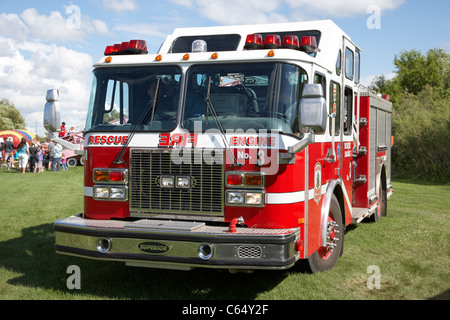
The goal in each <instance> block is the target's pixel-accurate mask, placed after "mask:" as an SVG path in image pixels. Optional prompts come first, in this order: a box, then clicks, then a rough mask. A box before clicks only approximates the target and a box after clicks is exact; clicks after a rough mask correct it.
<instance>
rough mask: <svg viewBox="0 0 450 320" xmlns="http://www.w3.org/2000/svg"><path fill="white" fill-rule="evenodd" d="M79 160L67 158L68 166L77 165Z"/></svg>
mask: <svg viewBox="0 0 450 320" xmlns="http://www.w3.org/2000/svg"><path fill="white" fill-rule="evenodd" d="M77 163H78V161H77V159H75V158H69V159H67V166H68V167H70V168H73V167H75V166H76V165H77Z"/></svg>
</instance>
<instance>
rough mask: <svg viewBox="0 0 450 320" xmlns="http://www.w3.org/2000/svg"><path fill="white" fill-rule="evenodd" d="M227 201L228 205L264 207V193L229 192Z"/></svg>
mask: <svg viewBox="0 0 450 320" xmlns="http://www.w3.org/2000/svg"><path fill="white" fill-rule="evenodd" d="M226 200H227V204H228V205H235V206H236V205H238V206H263V205H264V192H262V191H247V190H236V191H235V190H227V193H226Z"/></svg>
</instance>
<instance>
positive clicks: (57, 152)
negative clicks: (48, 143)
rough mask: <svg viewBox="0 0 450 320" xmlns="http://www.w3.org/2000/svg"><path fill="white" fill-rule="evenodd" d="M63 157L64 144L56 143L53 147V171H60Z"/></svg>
mask: <svg viewBox="0 0 450 320" xmlns="http://www.w3.org/2000/svg"><path fill="white" fill-rule="evenodd" d="M61 158H62V146H61V145H60V144H59V143H56V144H55V146H54V147H53V162H52V171H55V167H56V171H59V169H60V167H61Z"/></svg>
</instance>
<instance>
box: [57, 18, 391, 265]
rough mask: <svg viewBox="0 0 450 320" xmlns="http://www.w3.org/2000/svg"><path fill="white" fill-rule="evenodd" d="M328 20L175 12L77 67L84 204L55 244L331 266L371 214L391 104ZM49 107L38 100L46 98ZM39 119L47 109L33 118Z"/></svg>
mask: <svg viewBox="0 0 450 320" xmlns="http://www.w3.org/2000/svg"><path fill="white" fill-rule="evenodd" d="M360 52H361V50H360V49H359V48H358V47H357V46H356V45H355V44H354V43H353V42H352V41H351V39H350V37H349V36H347V35H346V34H345V33H344V32H343V31H342V30H341V29H340V28H339V27H337V26H336V25H335V24H334V23H333V22H332V21H328V20H326V21H314V22H299V23H283V24H262V25H247V26H222V27H211V28H180V29H175V30H174V32H173V34H171V35H169V36H167V38H166V40H165V41H164V42H163V44H162V45H161V47H160V50H159V52H158V53H156V54H149V53H148V52H147V46H146V42H145V41H142V40H131V41H129V42H123V43H121V44H116V45H113V46H108V47H107V48H106V50H105V56H104V57H103V58H102V59H100V61H98V62H97V63H96V64H95V66H94V70H93V83H92V90H91V98H90V102H89V108H88V113H87V121H86V128H85V145H84V151H83V152H84V155H83V157H84V159H83V161H84V168H85V177H84V212H83V213H80V214H77V215H73V216H71V217H68V218H63V219H60V220H58V221H56V222H55V223H54V229H55V238H56V244H55V247H56V251H57V252H58V253H61V254H68V255H74V256H79V257H85V258H92V259H99V260H109V261H123V262H125V263H126V264H127V265H130V266H143V267H156V268H174V269H183V270H190V269H192V268H196V267H205V268H221V269H229V270H233V271H236V270H254V269H278V270H282V269H287V268H290V267H292V266H294V264H295V263H296V262H297V261H300V260H301V261H304V262H306V263H307V265H308V266H309V268H310V270H311V271H312V272H317V271H324V270H328V269H330V268H332V267H333V266H334V265H335V264H336V262H337V260H338V258H339V257H340V256H341V255H342V253H343V237H344V232H345V228H346V226H348V225H349V224H351V223H359V222H360V221H362V220H363V219H372V220H374V221H378V220H379V219H380V217H381V216H383V215H386V209H387V199H388V198H389V197H390V195H391V194H392V187H391V183H390V177H391V174H390V162H391V161H390V160H391V110H392V105H391V103H390V102H389V101H387V100H386V99H383V98H381V97H378V96H377V95H375V94H374V93H371V92H370V91H368V90H367V89H366V88H363V87H362V86H361V85H360ZM49 114H51V113H49ZM49 121H51V120H49Z"/></svg>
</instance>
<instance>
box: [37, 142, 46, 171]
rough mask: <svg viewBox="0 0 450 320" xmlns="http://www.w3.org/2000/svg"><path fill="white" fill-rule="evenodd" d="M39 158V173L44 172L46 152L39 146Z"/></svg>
mask: <svg viewBox="0 0 450 320" xmlns="http://www.w3.org/2000/svg"><path fill="white" fill-rule="evenodd" d="M37 158H38V164H37V167H38V173H41V172H44V168H43V166H42V164H43V163H44V151H43V150H42V146H39V151H38V153H37Z"/></svg>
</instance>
